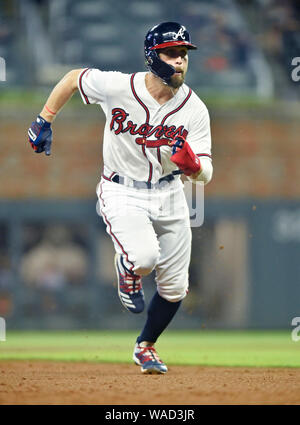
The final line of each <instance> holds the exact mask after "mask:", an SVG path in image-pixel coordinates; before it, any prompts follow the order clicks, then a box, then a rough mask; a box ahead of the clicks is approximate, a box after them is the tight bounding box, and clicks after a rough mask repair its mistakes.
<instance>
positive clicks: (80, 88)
mask: <svg viewBox="0 0 300 425" xmlns="http://www.w3.org/2000/svg"><path fill="white" fill-rule="evenodd" d="M89 69H90V68H86V69H85V70H84V71H82V73H81V74H80V75H79V79H78V87H79V91H80V94H81V97H82V99H83V101H84V103H85V104H86V105H89V104H90V101H89V98H88V97H87V95H86V94H85V92H84V90H83V87H82V77H83V76H84V74H85V73H86V72H87V71H88V70H89Z"/></svg>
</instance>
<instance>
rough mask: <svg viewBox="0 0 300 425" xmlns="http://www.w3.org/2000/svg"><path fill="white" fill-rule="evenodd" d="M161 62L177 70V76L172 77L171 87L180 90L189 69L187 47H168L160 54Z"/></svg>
mask: <svg viewBox="0 0 300 425" xmlns="http://www.w3.org/2000/svg"><path fill="white" fill-rule="evenodd" d="M159 57H160V59H161V60H163V61H164V62H166V63H167V64H168V65H172V66H173V67H174V68H175V71H176V72H175V74H173V75H172V77H171V79H170V82H169V86H171V87H173V88H174V89H178V88H179V87H180V86H181V85H182V84H183V83H184V79H185V75H186V73H187V69H188V54H187V48H186V47H181V46H177V47H167V48H166V49H162V50H160V52H159Z"/></svg>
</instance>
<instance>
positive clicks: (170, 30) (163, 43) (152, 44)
mask: <svg viewBox="0 0 300 425" xmlns="http://www.w3.org/2000/svg"><path fill="white" fill-rule="evenodd" d="M173 46H185V47H187V48H188V49H197V47H196V46H195V45H194V44H192V43H191V37H190V34H189V33H188V32H187V30H186V28H185V27H184V26H183V25H181V24H178V23H177V22H163V23H161V24H159V25H156V26H155V27H153V28H151V29H150V30H149V31H148V32H147V34H146V38H145V43H144V49H145V59H146V65H147V67H148V68H149V70H150V71H151V72H153V73H154V74H155V75H157V76H158V77H160V78H161V79H162V80H163V81H164V82H165V83H167V84H168V83H169V81H170V78H171V77H172V75H173V74H174V73H175V69H174V67H173V66H171V65H168V64H167V63H165V62H164V61H162V60H161V59H160V58H159V56H158V54H157V52H156V50H158V49H164V48H165V47H173Z"/></svg>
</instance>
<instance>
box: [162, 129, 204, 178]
mask: <svg viewBox="0 0 300 425" xmlns="http://www.w3.org/2000/svg"><path fill="white" fill-rule="evenodd" d="M170 146H172V155H171V158H170V159H171V161H172V162H174V164H176V165H177V167H178V168H180V170H182V171H183V173H184V174H185V175H186V176H191V175H192V174H195V173H197V172H198V171H200V170H201V164H200V159H199V158H198V157H197V155H195V154H194V152H193V151H192V149H191V147H190V145H189V144H188V142H187V141H186V140H185V138H184V137H183V136H177V137H175V139H174V140H172V142H171V143H170Z"/></svg>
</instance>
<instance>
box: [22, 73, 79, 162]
mask: <svg viewBox="0 0 300 425" xmlns="http://www.w3.org/2000/svg"><path fill="white" fill-rule="evenodd" d="M82 71H83V69H74V70H72V71H70V72H68V73H67V74H66V75H65V76H64V77H63V78H62V79H61V80H60V81H59V82H58V84H56V86H55V87H54V89H53V90H52V92H51V93H50V96H49V97H48V99H47V101H46V103H45V105H44V107H43V109H42V111H41V112H40V114H39V115H38V117H37V119H36V120H35V121H34V122H33V123H32V124H31V126H30V128H29V130H28V137H29V143H30V144H31V146H32V148H33V149H34V151H35V152H37V153H41V152H44V151H45V154H46V155H50V154H51V143H52V130H51V123H52V122H53V121H54V119H55V117H56V115H57V114H58V113H59V111H60V110H61V109H62V108H63V106H64V105H65V104H66V103H67V102H68V100H69V99H70V98H71V97H72V96H73V94H74V93H75V92H76V90H77V89H78V86H77V80H78V76H79V74H80V73H81V72H82Z"/></svg>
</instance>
